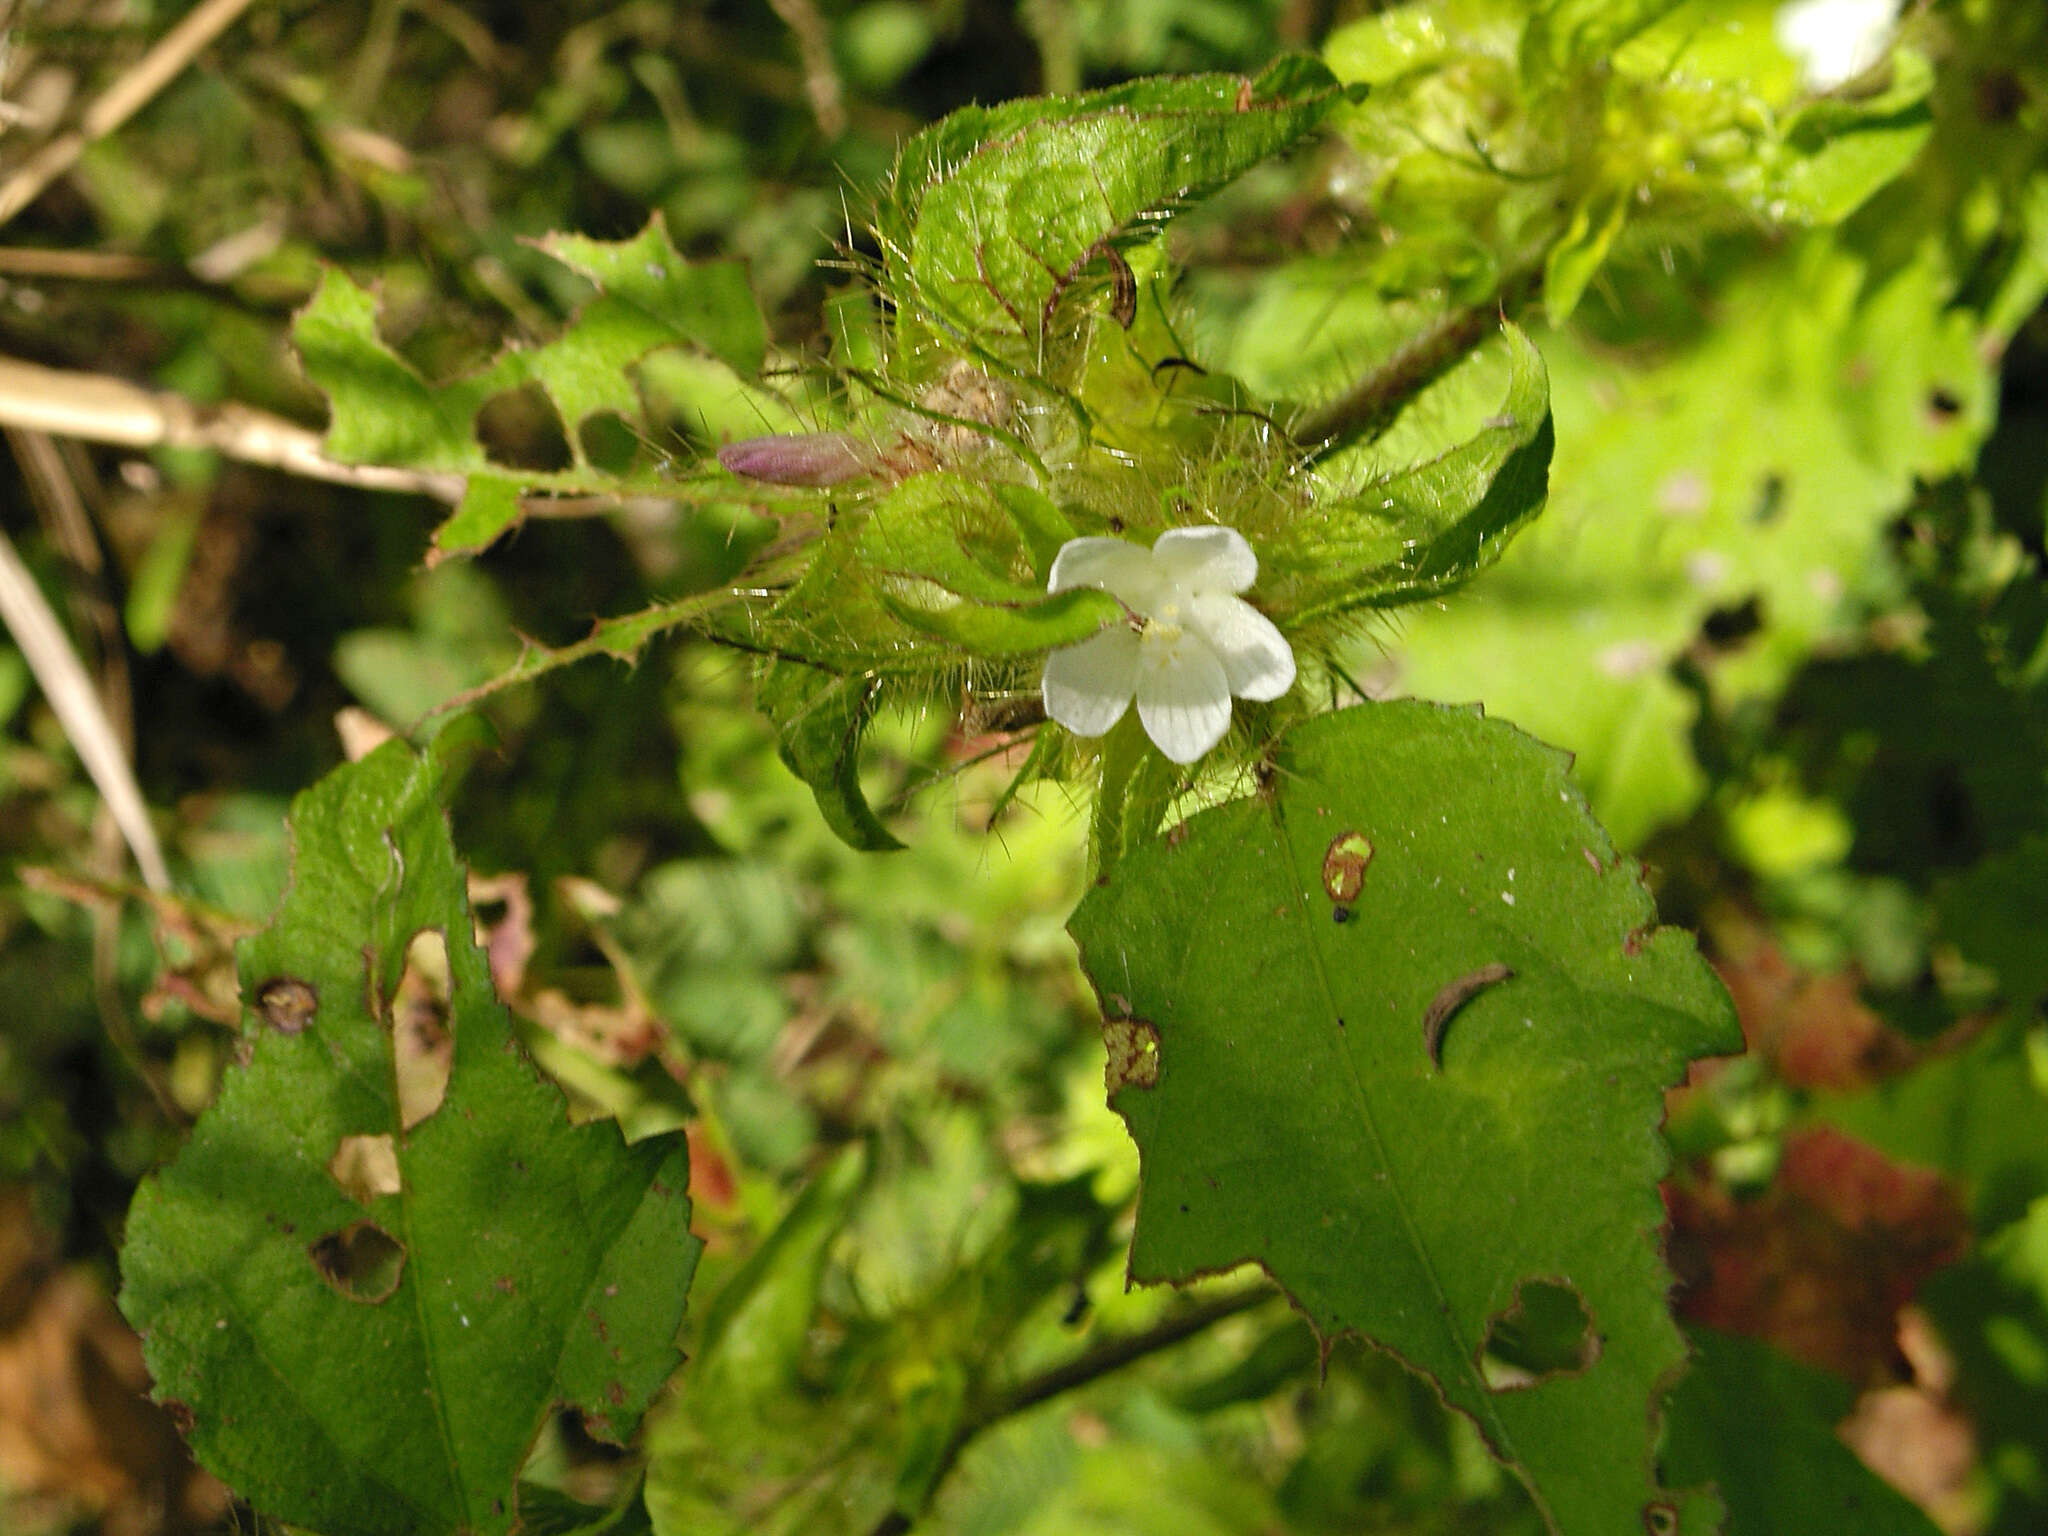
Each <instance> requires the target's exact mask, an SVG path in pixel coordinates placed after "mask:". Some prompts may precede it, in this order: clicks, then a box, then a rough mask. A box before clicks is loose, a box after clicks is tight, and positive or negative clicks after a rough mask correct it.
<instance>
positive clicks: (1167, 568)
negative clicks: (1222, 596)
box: [1152, 527, 1259, 592]
mask: <svg viewBox="0 0 2048 1536" xmlns="http://www.w3.org/2000/svg"><path fill="white" fill-rule="evenodd" d="M1152 558H1153V560H1154V561H1156V562H1157V563H1158V566H1159V570H1160V573H1161V574H1162V575H1163V576H1165V578H1166V579H1167V580H1168V581H1171V582H1174V583H1176V584H1177V585H1179V586H1182V587H1185V588H1187V590H1188V591H1190V592H1242V591H1244V590H1245V588H1247V587H1249V586H1250V585H1251V584H1252V583H1253V582H1255V581H1257V580H1258V579H1259V557H1258V556H1257V555H1255V554H1253V553H1252V547H1251V545H1249V544H1247V543H1245V541H1244V535H1243V534H1241V533H1239V532H1238V531H1237V530H1236V529H1235V528H1213V527H1211V528H1169V529H1167V530H1166V532H1164V533H1162V534H1161V535H1159V537H1158V538H1157V539H1156V540H1154V541H1153V544H1152Z"/></svg>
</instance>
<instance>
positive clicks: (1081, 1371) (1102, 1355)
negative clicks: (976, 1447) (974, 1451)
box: [869, 1286, 1275, 1536]
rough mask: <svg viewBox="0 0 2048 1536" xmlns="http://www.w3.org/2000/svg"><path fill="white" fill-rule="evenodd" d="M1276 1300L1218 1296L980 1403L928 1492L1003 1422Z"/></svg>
mask: <svg viewBox="0 0 2048 1536" xmlns="http://www.w3.org/2000/svg"><path fill="white" fill-rule="evenodd" d="M1274 1294H1275V1293H1274V1292H1273V1291H1272V1290H1270V1289H1268V1288H1267V1287H1265V1286H1254V1287H1252V1288H1251V1289H1250V1290H1246V1291H1239V1292H1237V1293H1235V1294H1234V1295H1230V1296H1219V1297H1217V1298H1216V1299H1215V1300H1213V1301H1208V1302H1204V1303H1202V1304H1201V1305H1199V1306H1196V1307H1191V1308H1189V1309H1188V1310H1187V1311H1185V1312H1180V1313H1176V1314H1175V1315H1174V1316H1172V1317H1169V1318H1166V1319H1165V1320H1164V1321H1162V1322H1159V1323H1155V1324H1154V1325H1153V1326H1152V1327H1150V1328H1147V1329H1146V1330H1145V1331H1144V1332H1142V1333H1131V1334H1124V1335H1122V1336H1121V1337H1117V1338H1108V1339H1103V1340H1102V1341H1100V1342H1099V1343H1097V1344H1096V1345H1094V1346H1093V1347H1092V1348H1090V1349H1087V1350H1084V1351H1083V1352H1082V1353H1081V1354H1079V1355H1076V1356H1075V1357H1074V1358H1073V1359H1072V1360H1069V1361H1068V1362H1067V1363H1066V1364H1065V1365H1056V1366H1054V1367H1053V1368H1052V1369H1051V1370H1049V1371H1043V1372H1041V1373H1040V1374H1038V1375H1036V1376H1032V1377H1029V1378H1027V1379H1026V1380H1024V1381H1020V1382H1018V1383H1016V1384H1015V1385H1014V1386H1011V1387H1007V1388H1005V1389H1003V1390H1002V1391H999V1392H996V1393H994V1394H992V1395H990V1396H988V1397H985V1398H983V1399H981V1400H980V1401H979V1402H977V1403H975V1404H973V1405H971V1406H969V1408H968V1409H967V1411H966V1412H965V1413H964V1414H962V1415H961V1418H960V1423H959V1424H958V1425H957V1426H956V1427H955V1428H954V1430H953V1435H952V1438H951V1439H949V1440H948V1441H947V1442H946V1446H945V1449H944V1450H942V1451H941V1452H940V1453H939V1456H938V1460H937V1463H936V1465H935V1468H934V1470H933V1472H932V1477H931V1482H930V1484H929V1486H930V1487H932V1488H933V1489H936V1488H937V1487H938V1486H939V1484H940V1483H941V1482H943V1481H944V1480H945V1478H946V1475H947V1473H949V1472H950V1471H952V1469H953V1466H954V1464H955V1463H956V1462H958V1461H959V1459H960V1455H961V1453H962V1452H963V1451H965V1450H966V1449H967V1447H968V1446H969V1445H971V1444H972V1443H973V1442H974V1441H975V1440H976V1439H977V1438H978V1437H979V1436H980V1435H981V1434H982V1433H983V1432H984V1431H986V1430H989V1429H993V1428H994V1427H995V1426H996V1425H998V1424H1000V1423H1002V1422H1003V1421H1004V1420H1005V1419H1008V1418H1012V1417H1014V1416H1015V1415H1017V1414H1020V1413H1023V1412H1025V1411H1026V1410H1028V1409H1031V1408H1036V1407H1037V1406H1038V1405H1039V1404H1040V1403H1044V1402H1049V1401H1050V1400H1051V1399H1053V1398H1055V1397H1060V1396H1063V1395H1064V1394H1066V1393H1068V1392H1072V1391H1073V1390H1075V1389H1076V1388H1077V1387H1085V1386H1087V1385H1088V1384H1089V1383H1090V1382H1093V1381H1096V1380H1098V1379H1100V1378H1101V1377H1104V1376H1107V1375H1109V1374H1110V1373H1111V1372H1112V1371H1120V1370H1122V1369H1123V1368H1124V1367H1125V1366H1127V1365H1132V1364H1135V1363H1136V1362H1137V1361H1139V1360H1142V1359H1144V1358H1145V1357H1146V1356H1147V1355H1153V1354H1157V1353H1159V1352H1160V1351H1161V1350H1165V1349H1171V1348H1173V1347H1174V1346H1175V1345H1176V1344H1181V1343H1184V1342H1186V1341H1187V1340H1188V1339H1191V1338H1193V1337H1194V1336H1195V1335H1196V1334H1199V1333H1203V1332H1206V1331H1207V1330H1208V1329H1210V1328H1213V1327H1214V1326H1215V1325H1216V1324H1218V1323H1220V1322H1222V1321H1224V1320H1225V1319H1226V1318H1232V1317H1236V1316H1237V1315H1238V1314H1239V1313H1240V1312H1249V1311H1250V1310H1251V1309H1252V1308H1253V1307H1257V1306H1263V1305H1264V1304H1265V1303H1266V1302H1269V1301H1271V1300H1272V1299H1273V1297H1274ZM915 1520H916V1516H914V1515H907V1514H905V1513H903V1511H901V1510H891V1511H890V1512H889V1513H888V1514H886V1515H884V1516H883V1517H882V1518H881V1519H880V1520H879V1521H877V1522H876V1523H875V1526H874V1528H873V1530H872V1531H871V1532H870V1533H869V1536H902V1533H903V1532H906V1531H908V1530H909V1529H910V1528H911V1526H912V1524H913V1523H914V1522H915Z"/></svg>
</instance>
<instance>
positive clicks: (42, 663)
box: [0, 532, 171, 891]
mask: <svg viewBox="0 0 2048 1536" xmlns="http://www.w3.org/2000/svg"><path fill="white" fill-rule="evenodd" d="M0 621H4V622H5V623H6V625H7V628H8V631H9V632H10V633H11V634H12V635H13V636H14V643H15V645H16V646H18V647H19V648H20V650H21V654H22V657H23V659H24V660H26V661H27V662H28V668H29V671H30V672H32V673H34V674H35V679H36V684H37V686H38V687H40V688H41V689H42V690H43V697H44V698H46V699H48V700H49V701H50V708H51V709H53V710H55V711H56V714H57V720H58V722H59V723H60V724H61V725H62V726H63V727H64V734H65V736H66V737H68V738H69V739H70V742H71V745H72V747H73V749H74V750H76V751H77V753H78V760H79V761H80V762H81V763H83V764H84V765H85V771H86V772H87V773H88V774H90V775H91V777H92V781H93V784H94V785H95V786H96V787H97V788H98V790H99V792H100V798H101V799H103V800H104V801H106V804H107V809H108V810H109V811H110V812H111V813H112V815H113V818H114V824H115V825H116V826H118V827H119V828H120V829H121V836H122V838H123V839H124V840H125V841H126V842H127V844H128V849H129V851H130V852H131V853H133V854H134V855H135V866H136V868H137V869H139V870H141V871H142V878H143V880H144V882H145V883H146V884H148V886H149V887H150V889H151V890H157V891H162V890H168V889H169V888H170V884H171V874H170V870H169V869H168V868H167V867H166V866H165V864H164V854H163V849H162V847H161V846H159V844H158V843H157V840H156V828H155V827H153V826H151V825H150V821H149V809H148V807H147V806H145V805H144V804H143V803H142V791H141V789H139V788H138V787H137V786H136V783H135V774H134V771H133V770H132V769H130V768H129V766H128V754H127V753H125V752H124V751H122V750H121V738H120V733H119V732H118V731H116V730H115V728H114V723H113V721H112V720H110V719H109V718H108V717H107V712H106V709H105V707H104V706H103V705H102V703H101V701H100V695H99V690H98V689H96V688H94V687H93V685H92V679H91V678H89V677H87V676H86V674H85V666H84V664H83V663H82V662H80V661H79V659H78V653H77V652H76V651H74V650H73V649H72V648H71V641H70V640H69V638H67V637H66V635H65V633H64V626H63V625H61V624H59V623H58V622H57V615H56V614H55V613H53V612H51V610H50V604H49V601H48V599H46V598H45V597H44V596H43V592H42V588H40V587H38V586H37V585H36V582H35V577H33V576H32V575H30V574H29V569H28V566H27V565H25V564H24V563H23V562H22V558H21V556H20V555H19V554H17V553H16V552H15V548H14V541H13V540H12V539H10V538H8V537H7V535H6V534H5V533H4V532H0Z"/></svg>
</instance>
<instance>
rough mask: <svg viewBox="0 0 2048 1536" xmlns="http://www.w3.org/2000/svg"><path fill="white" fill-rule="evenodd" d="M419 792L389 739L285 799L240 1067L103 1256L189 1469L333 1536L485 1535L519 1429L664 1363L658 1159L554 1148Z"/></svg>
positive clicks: (670, 1365)
mask: <svg viewBox="0 0 2048 1536" xmlns="http://www.w3.org/2000/svg"><path fill="white" fill-rule="evenodd" d="M437 778H438V774H437V770H436V768H435V767H434V766H433V765H432V764H431V763H429V762H426V761H422V760H420V759H417V758H415V757H414V756H413V755H412V754H411V753H410V751H409V750H408V749H407V748H406V747H405V746H404V745H403V744H402V743H397V742H393V743H390V744H388V745H386V746H385V747H383V748H382V749H380V750H379V751H377V752H376V753H374V754H372V755H371V756H370V757H368V758H366V759H364V760H363V761H362V762H361V763H358V764H355V765H352V766H348V767H343V768H340V769H337V770H336V771H335V772H334V773H332V774H330V775H329V776H328V777H327V778H325V779H323V780H321V781H320V782H319V783H318V784H316V785H315V786H314V787H313V788H311V789H309V790H307V791H306V792H305V793H304V794H302V795H301V796H300V797H299V798H298V800H297V802H296V803H295V805H294V807H293V813H292V833H293V840H294V861H293V871H292V885H291V889H290V892H289V894H288V895H287V896H286V898H285V901H284V904H283V906H282V907H281V908H280V909H279V912H278V915H277V918H276V921H275V922H274V923H273V924H272V925H271V926H270V927H269V928H268V929H266V930H265V931H264V932H263V933H261V934H259V935H258V936H256V937H255V938H253V939H250V940H248V941H247V942H245V943H244V944H243V945H242V946H241V949H240V952H239V955H238V962H239V968H240V971H241V975H242V977H243V982H244V987H245V996H246V1000H247V1002H248V1005H249V1009H250V1013H249V1018H248V1023H247V1025H246V1031H247V1032H246V1034H245V1036H244V1040H243V1044H244V1048H245V1050H246V1052H247V1057H246V1063H245V1064H244V1065H241V1066H238V1067H235V1068H233V1069H231V1070H230V1071H229V1073H228V1075H227V1079H226V1081H225V1082H224V1084H223V1085H222V1088H221V1092H220V1096H219V1098H218V1100H217V1101H216V1102H215V1104H214V1106H213V1108H212V1109H211V1110H209V1111H208V1112H207V1113H206V1114H205V1115H204V1116H203V1117H202V1118H201V1120H200V1122H199V1124H198V1126H197V1127H196V1128H195V1129H194V1131H193V1134H192V1138H191V1140H190V1141H189V1142H188V1143H187V1144H186V1146H185V1148H184V1150H183V1151H182V1152H180V1153H179V1155H178V1156H177V1158H176V1159H175V1160H173V1161H172V1162H171V1164H170V1165H169V1166H168V1167H166V1168H165V1169H164V1170H163V1171H162V1172H160V1173H159V1174H157V1175H156V1176H155V1177H154V1178H153V1179H151V1180H149V1181H148V1182H147V1183H145V1184H144V1186H143V1188H142V1189H141V1191H140V1192H139V1193H138V1195H137V1197H136V1200H135V1204H134V1207H133V1209H132V1210H131V1212H130V1214H129V1220H128V1241H127V1246H126V1248H125V1249H124V1250H123V1254H122V1270H123V1278H124V1282H125V1284H124V1289H123V1291H122V1294H121V1305H122V1308H123V1310H124V1311H125V1312H126V1313H127V1315H128V1317H129V1319H130V1320H131V1321H132V1322H133V1323H134V1324H135V1325H136V1327H137V1328H138V1329H139V1330H140V1331H141V1332H142V1334H143V1335H144V1338H145V1340H146V1342H145V1346H144V1350H145V1356H146V1358H147V1360H148V1362H149V1367H150V1372H151V1375H152V1377H153V1378H154V1380H155V1382H156V1390H157V1392H158V1394H159V1395H160V1397H161V1398H162V1399H163V1400H164V1401H166V1402H171V1403H175V1404H176V1405H177V1408H176V1410H175V1411H176V1412H178V1413H179V1415H180V1416H181V1417H189V1422H190V1430H189V1435H190V1438H191V1441H192V1444H193V1448H194V1450H195V1451H196V1452H197V1453H198V1455H199V1457H200V1459H201V1460H202V1461H203V1462H204V1463H205V1464H206V1465H207V1466H208V1467H209V1468H211V1469H212V1470H213V1471H214V1472H215V1473H217V1474H218V1475H219V1476H221V1477H222V1478H223V1479H225V1480H226V1481H227V1482H229V1483H230V1484H231V1485H233V1486H234V1487H235V1488H236V1489H237V1490H238V1491H239V1492H241V1493H242V1494H244V1495H245V1496H246V1497H248V1498H249V1499H250V1500H251V1502H253V1503H254V1504H256V1505H257V1506H258V1507H259V1508H261V1509H263V1510H265V1511H266V1512H268V1513H270V1514H272V1515H275V1516H276V1517H278V1518H279V1519H282V1520H285V1521H288V1522H290V1523H292V1524H294V1525H303V1526H308V1527H311V1528H313V1529H316V1530H322V1531H335V1532H340V1531H346V1532H348V1533H350V1536H378V1533H383V1532H390V1533H393V1536H432V1533H440V1532H446V1533H451V1536H452V1533H455V1532H478V1533H485V1532H510V1531H512V1530H514V1529H515V1528H516V1527H517V1526H518V1523H519V1520H518V1510H517V1508H516V1499H515V1492H514V1483H515V1479H516V1477H517V1474H518V1472H519V1468H520V1465H521V1463H522V1461H523V1460H524V1458H525V1456H526V1453H527V1450H528V1448H529V1447H530V1446H531V1444H532V1442H533V1437H534V1435H535V1434H536V1433H537V1432H538V1430H539V1428H540V1426H541V1424H542V1422H543V1420H544V1419H545V1418H546V1416H547V1415H548V1414H549V1413H551V1412H554V1411H555V1410H556V1409H558V1408H560V1407H563V1406H568V1407H573V1408H576V1409H579V1410H581V1411H582V1412H583V1413H584V1414H585V1415H587V1416H588V1417H589V1419H590V1421H591V1422H592V1423H593V1424H594V1425H596V1426H597V1427H598V1429H599V1430H600V1432H602V1433H605V1434H609V1435H613V1436H618V1437H623V1436H625V1435H627V1434H629V1433H630V1432H631V1431H632V1429H633V1426H634V1424H635V1423H636V1422H637V1420H638V1419H639V1416H640V1414H641V1412H642V1410H643V1409H644V1408H645V1407H646V1405H647V1402H648V1401H649V1399H650V1398H651V1397H652V1396H653V1394H654V1392H655V1391H656V1390H657V1389H658V1388H659V1387H660V1386H661V1384H662V1383H663V1381H665V1380H666V1379H667V1377H668V1375H669V1373H670V1372H671V1371H672V1370H674V1368H675V1366H676V1365H677V1364H678V1362H679V1360H680V1355H679V1353H678V1352H677V1350H676V1348H675V1338H676V1335H677V1332H678V1330H679V1328H680V1327H681V1323H682V1317H683V1303H684V1298H685V1295H686V1292H687V1289H688V1284H689V1278H690V1274H691V1272H692V1270H693V1268H694V1267H695V1263H696V1255H697V1250H698V1243H697V1241H696V1239H694V1238H693V1237H691V1236H690V1233H689V1214H690V1206H689V1202H688V1200H687V1199H686V1198H685V1190H686V1188H687V1186H688V1179H689V1163H688V1155H687V1153H686V1151H685V1149H684V1144H683V1139H682V1138H681V1137H680V1136H674V1135H671V1136H661V1137H653V1138H649V1139H648V1140H646V1141H642V1142H640V1143H638V1144H637V1145H634V1146H630V1147H629V1146H627V1145H626V1144H625V1143H624V1142H623V1141H622V1140H621V1138H620V1135H619V1131H618V1128H617V1127H616V1126H615V1125H613V1124H610V1123H604V1122H600V1123H595V1124H590V1125H584V1126H571V1125H570V1124H569V1121H568V1115H567V1106H566V1104H565V1102H564V1100H563V1097H562V1095H561V1093H560V1091H559V1090H558V1089H556V1088H554V1087H553V1086H552V1085H550V1084H548V1083H546V1082H544V1081H543V1080H542V1079H541V1078H540V1077H539V1076H538V1074H537V1073H536V1072H535V1071H534V1068H533V1067H532V1065H531V1064H530V1063H529V1062H528V1061H527V1059H526V1057H525V1055H524V1054H523V1053H522V1052H521V1051H520V1050H519V1048H518V1045H517V1043H516V1040H515V1038H514V1036H513V1033H512V1029H511V1021H510V1019H509V1017H508V1016H507V1014H506V1012H505V1010H504V1009H503V1007H502V1006H500V1004H499V1003H498V1001H497V999H496V997H495V996H494V994H493V993H492V990H491V979H490V969H489V965H488V963H487V961H486V959H485V956H484V955H483V953H482V951H481V950H479V949H478V948H477V946H476V944H475V943H474V942H473V940H472V937H471V933H472V919H471V916H470V910H469V905H468V901H467V897H466V892H465V881H466V875H465V872H464V870H463V868H462V866H461V864H460V863H459V862H458V861H457V859H456V856H455V851H454V848H453V846H452V845H451V843H450V841H449V835H448V827H447V822H446V819H445V816H444V813H443V812H442V809H441V806H440V803H439V800H438V791H437ZM443 1023H445V1030H446V1035H447V1036H449V1037H452V1043H450V1044H449V1045H448V1046H447V1047H446V1050H447V1051H448V1052H449V1054H448V1056H446V1057H437V1055H436V1052H435V1051H434V1049H432V1048H431V1047H422V1046H418V1045H417V1044H416V1042H422V1041H426V1040H430V1039H432V1038H433V1037H434V1036H436V1035H438V1034H439V1033H440V1031H441V1027H442V1024H443ZM437 1060H444V1061H445V1062H446V1067H445V1071H446V1078H445V1090H443V1091H441V1092H440V1094H439V1096H438V1097H437V1096H436V1088H437V1073H436V1069H435V1063H436V1061H437Z"/></svg>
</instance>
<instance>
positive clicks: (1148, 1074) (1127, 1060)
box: [1102, 1019, 1159, 1098]
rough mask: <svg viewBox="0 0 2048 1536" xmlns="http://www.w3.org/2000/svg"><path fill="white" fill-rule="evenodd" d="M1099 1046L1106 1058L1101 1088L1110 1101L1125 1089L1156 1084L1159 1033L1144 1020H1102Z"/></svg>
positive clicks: (1157, 1076)
mask: <svg viewBox="0 0 2048 1536" xmlns="http://www.w3.org/2000/svg"><path fill="white" fill-rule="evenodd" d="M1102 1043H1103V1045H1104V1046H1105V1047H1107V1048H1108V1051H1109V1059H1108V1061H1107V1062H1105V1063H1104V1065H1103V1069H1102V1086H1103V1087H1104V1088H1105V1089H1106V1090H1107V1091H1108V1093H1109V1096H1110V1097H1111V1098H1115V1097H1116V1095H1117V1094H1118V1093H1119V1092H1121V1091H1122V1090H1123V1089H1125V1088H1127V1087H1136V1088H1150V1087H1153V1086H1154V1085H1156V1084H1157V1083H1158V1081H1159V1031H1158V1030H1156V1029H1154V1028H1153V1027H1152V1026H1151V1025H1150V1024H1148V1023H1147V1022H1146V1021H1145V1020H1143V1019H1104V1020H1103V1021H1102Z"/></svg>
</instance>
